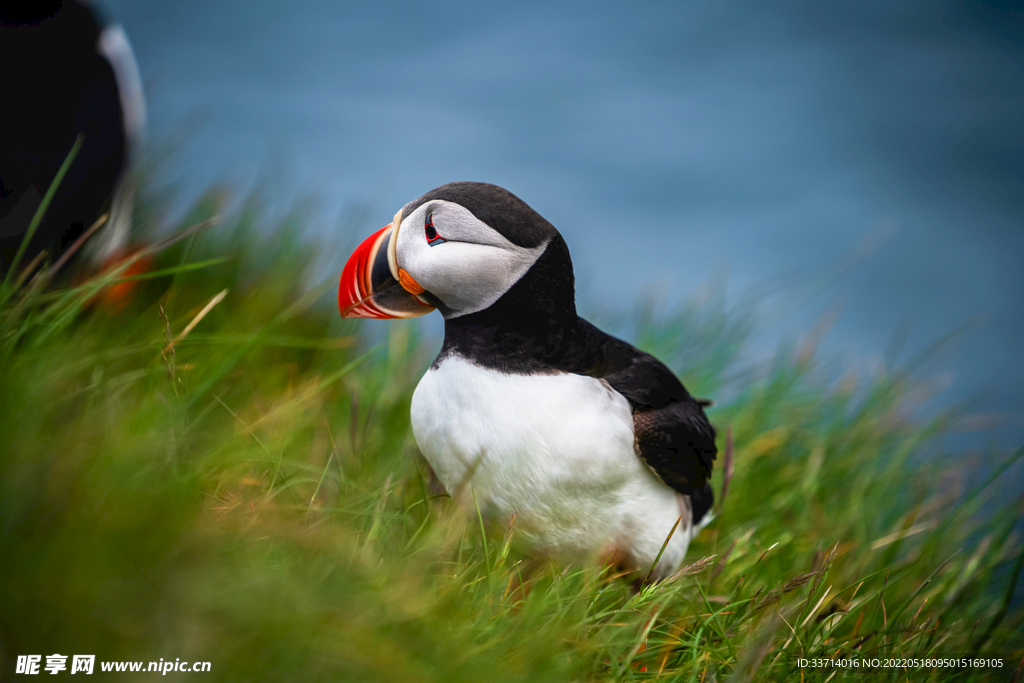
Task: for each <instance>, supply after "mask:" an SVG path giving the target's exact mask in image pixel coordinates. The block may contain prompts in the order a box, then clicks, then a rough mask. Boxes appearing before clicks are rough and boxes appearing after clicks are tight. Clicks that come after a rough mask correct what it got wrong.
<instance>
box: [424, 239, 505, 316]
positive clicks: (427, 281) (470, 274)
mask: <svg viewBox="0 0 1024 683" xmlns="http://www.w3.org/2000/svg"><path fill="white" fill-rule="evenodd" d="M427 249H429V251H426V252H424V250H422V249H416V250H415V253H414V254H413V255H412V259H411V262H410V265H411V266H412V267H411V268H410V269H409V273H410V274H411V275H412V276H413V277H414V278H416V281H417V282H419V283H420V285H422V286H423V287H424V288H425V289H426V290H427V291H428V292H430V293H431V294H433V295H435V296H437V297H438V298H439V299H441V301H443V302H444V304H445V305H446V306H447V307H448V308H449V309H451V310H452V311H453V312H455V313H459V314H466V313H472V312H475V311H479V310H483V309H484V308H487V307H488V306H490V305H491V304H493V303H494V302H495V301H497V300H498V299H499V298H500V297H501V295H502V294H504V293H505V291H506V290H507V289H508V288H509V287H510V286H512V284H514V283H515V281H516V280H518V279H519V277H520V276H521V275H522V273H521V272H518V271H519V270H520V269H519V268H516V267H515V266H516V265H517V262H518V260H519V259H517V258H516V254H514V253H510V252H508V251H505V250H504V249H500V248H497V247H493V246H489V245H482V244H469V243H465V242H449V243H447V244H444V245H439V246H437V247H432V248H431V247H427Z"/></svg>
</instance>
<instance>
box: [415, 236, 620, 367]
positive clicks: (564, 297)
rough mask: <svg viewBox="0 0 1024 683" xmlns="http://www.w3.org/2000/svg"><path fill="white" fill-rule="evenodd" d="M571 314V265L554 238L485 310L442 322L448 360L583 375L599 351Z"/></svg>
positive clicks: (558, 239)
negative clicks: (455, 357)
mask: <svg viewBox="0 0 1024 683" xmlns="http://www.w3.org/2000/svg"><path fill="white" fill-rule="evenodd" d="M589 336H590V335H587V334H585V333H584V331H583V329H582V327H581V324H580V319H579V318H578V317H577V315H576V292H575V288H574V284H573V272H572V261H571V260H570V258H569V248H568V247H567V246H566V244H565V240H564V239H562V236H561V235H559V234H557V233H556V234H555V236H554V237H553V238H552V239H551V241H550V242H549V243H548V245H547V247H546V248H545V250H544V253H543V254H541V255H540V257H539V258H538V259H537V261H536V263H534V264H533V266H532V267H531V268H530V270H529V271H527V273H526V274H525V275H523V277H522V278H520V280H519V281H518V282H517V283H516V284H515V285H513V286H512V288H511V289H509V290H508V291H507V292H505V294H504V295H502V297H501V298H500V299H498V300H497V301H496V302H494V303H493V304H492V305H491V306H490V307H488V308H486V309H484V310H482V311H478V312H476V313H470V314H467V315H462V316H458V317H456V318H446V319H445V321H444V344H443V345H442V346H441V352H440V353H439V354H438V356H437V359H436V360H435V361H434V367H437V366H438V365H439V364H440V363H441V361H443V360H444V359H445V358H448V357H449V356H459V357H462V358H465V359H467V360H469V361H471V362H473V363H475V364H476V365H480V366H482V367H486V368H491V369H493V370H499V371H501V372H506V373H509V374H537V373H551V372H581V371H583V372H585V371H586V370H585V368H589V367H591V366H592V365H593V364H594V361H595V355H596V354H598V353H599V352H600V350H599V348H596V347H595V344H593V343H591V340H590V339H589Z"/></svg>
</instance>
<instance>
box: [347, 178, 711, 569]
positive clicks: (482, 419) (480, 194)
mask: <svg viewBox="0 0 1024 683" xmlns="http://www.w3.org/2000/svg"><path fill="white" fill-rule="evenodd" d="M338 305H339V309H340V312H341V315H342V317H345V318H412V317H416V316H420V315H424V314H427V313H429V312H431V311H433V310H435V309H436V310H437V311H439V312H440V313H441V315H442V316H443V317H444V340H443V342H442V344H441V349H440V352H439V353H438V355H437V358H436V359H435V360H434V361H433V363H432V364H431V366H430V368H429V369H428V370H427V372H426V374H425V375H424V376H423V378H422V379H421V380H420V382H419V384H418V385H417V387H416V389H415V392H414V393H413V397H412V406H411V422H412V431H413V434H414V436H415V440H416V444H417V446H418V447H419V449H420V451H421V452H422V454H423V455H424V456H425V458H426V460H427V462H428V463H429V464H430V466H431V468H432V469H433V471H434V473H435V475H436V476H437V478H438V479H439V480H440V482H441V484H442V485H443V486H444V488H445V490H446V492H447V493H448V495H449V496H451V498H452V499H454V500H455V502H456V503H458V504H459V506H460V507H462V508H463V509H464V510H465V511H466V512H467V513H468V514H469V515H471V516H474V517H475V516H477V515H479V516H480V517H481V518H482V519H483V520H484V522H485V523H486V524H488V525H491V528H508V525H510V524H513V525H514V538H515V542H516V543H517V545H519V546H520V547H525V548H526V549H527V552H528V553H530V554H534V555H539V556H542V557H548V558H552V559H555V560H558V561H562V562H566V563H589V562H601V563H606V564H610V565H612V566H614V567H615V568H617V569H619V570H621V571H623V572H629V573H633V575H634V576H639V577H640V580H641V581H647V580H650V581H657V580H660V579H664V578H666V577H668V576H671V575H672V574H673V573H674V572H676V571H677V570H678V569H679V567H680V565H681V563H682V561H683V558H684V556H685V555H686V550H687V547H688V546H689V543H690V540H691V539H692V538H693V537H694V536H695V535H696V534H697V532H698V531H699V530H700V529H701V528H702V527H703V526H704V525H705V524H706V523H707V522H708V521H709V520H710V516H711V515H710V513H711V507H712V504H713V500H714V497H713V494H712V490H711V486H710V484H709V478H710V475H711V470H712V467H713V464H714V460H715V456H716V453H717V450H716V446H715V430H714V428H713V427H712V425H711V423H710V422H709V421H708V418H707V416H706V415H705V412H704V408H705V407H706V406H707V405H708V404H709V402H708V401H703V400H700V399H696V398H694V397H693V396H692V395H691V394H690V393H689V392H688V391H687V390H686V388H685V387H684V386H683V384H682V382H680V380H679V379H678V378H677V377H676V376H675V374H673V373H672V371H671V370H669V369H668V367H666V366H665V365H664V364H663V363H662V362H661V361H659V360H658V359H657V358H655V357H654V356H652V355H650V354H648V353H645V352H643V351H641V350H639V349H637V348H635V347H634V346H632V345H630V344H628V343H627V342H625V341H622V340H621V339H617V338H615V337H613V336H611V335H609V334H606V333H605V332H602V331H601V330H600V329H598V328H597V327H595V326H594V325H592V324H591V323H589V322H587V321H586V320H584V319H583V318H581V317H580V316H579V315H577V312H576V301H575V287H574V277H573V267H572V260H571V258H570V256H569V249H568V246H567V245H566V242H565V240H564V239H563V238H562V235H561V234H560V233H559V232H558V230H556V229H555V227H554V226H553V225H552V224H551V223H550V222H548V221H547V220H545V219H544V218H543V217H542V216H541V215H540V214H539V213H538V212H537V211H535V210H534V209H532V208H531V207H530V206H529V205H527V204H526V202H524V201H523V200H521V199H520V198H519V197H517V196H516V195H514V194H512V193H511V192H509V191H508V190H506V189H504V188H501V187H498V186H496V185H491V184H487V183H480V182H455V183H449V184H446V185H442V186H441V187H438V188H436V189H434V190H431V191H430V192H427V193H426V194H424V195H423V196H421V197H419V198H418V199H415V200H413V201H411V202H409V203H408V204H406V205H405V206H404V207H402V208H401V209H400V210H399V211H398V213H396V214H395V217H394V219H393V220H392V222H391V223H390V224H388V225H386V226H384V227H383V228H381V229H380V230H378V231H377V232H375V233H374V234H372V235H371V236H370V237H368V238H367V239H366V240H365V241H363V242H362V243H361V244H360V245H359V246H358V247H357V248H356V249H355V251H354V252H353V254H352V255H351V257H350V258H349V259H348V261H347V263H346V264H345V267H344V269H343V272H342V275H341V280H340V283H339V289H338Z"/></svg>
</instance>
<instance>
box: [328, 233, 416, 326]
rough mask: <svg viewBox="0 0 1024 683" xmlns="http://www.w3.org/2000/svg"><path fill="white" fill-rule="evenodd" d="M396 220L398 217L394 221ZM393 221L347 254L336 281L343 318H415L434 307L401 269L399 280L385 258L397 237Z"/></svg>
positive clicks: (339, 307) (339, 308)
mask: <svg viewBox="0 0 1024 683" xmlns="http://www.w3.org/2000/svg"><path fill="white" fill-rule="evenodd" d="M399 220H400V219H399ZM396 222H397V221H396ZM393 225H394V223H392V224H390V225H385V226H384V227H383V228H381V229H380V230H378V231H377V232H375V233H373V234H372V235H370V236H369V237H368V238H367V239H366V240H365V241H364V242H363V243H362V244H360V245H359V246H358V247H356V250H355V251H354V252H353V253H352V256H350V257H349V259H348V263H346V264H345V269H344V270H343V271H342V273H341V282H340V283H339V284H338V310H339V311H340V312H341V317H342V318H415V317H417V316H420V315H426V314H427V313H430V312H431V311H432V310H434V307H433V306H432V305H431V304H429V303H427V301H426V300H425V299H423V298H422V297H421V296H420V295H421V294H422V291H423V290H422V288H420V291H419V293H416V294H414V293H413V292H412V291H409V290H410V289H413V290H414V289H416V287H415V286H414V285H415V281H413V280H411V278H409V277H408V275H407V274H405V273H404V271H399V273H400V274H401V275H404V276H405V277H403V278H402V279H403V280H405V281H406V282H409V283H411V285H413V286H410V285H409V284H405V283H402V284H400V283H399V281H398V279H396V277H395V275H394V273H393V272H392V266H391V264H390V263H389V262H388V248H389V246H390V244H391V240H392V239H395V238H396V237H397V234H396V232H395V231H394V230H393Z"/></svg>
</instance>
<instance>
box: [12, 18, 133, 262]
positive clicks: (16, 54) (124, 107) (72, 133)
mask: <svg viewBox="0 0 1024 683" xmlns="http://www.w3.org/2000/svg"><path fill="white" fill-rule="evenodd" d="M0 65H2V67H0V68H2V70H3V94H4V101H5V103H4V105H3V106H2V107H0V273H3V272H6V271H7V270H8V269H10V268H11V266H12V261H13V259H14V257H15V254H16V253H17V251H18V248H19V246H20V245H21V242H22V240H23V238H24V236H25V233H26V230H27V229H28V226H29V224H30V222H31V220H32V216H33V214H34V213H35V211H36V209H37V208H38V207H39V205H40V203H41V201H42V199H43V197H44V195H45V194H46V191H47V189H48V188H49V186H50V183H51V182H52V181H53V179H54V177H55V176H56V175H57V171H58V169H59V168H60V167H61V165H62V164H63V163H64V160H65V159H66V158H67V155H68V153H69V152H70V151H71V149H72V147H73V145H74V144H75V140H76V139H77V138H78V137H79V136H81V139H82V143H81V148H80V149H79V151H78V153H77V155H76V156H75V158H74V161H73V163H72V165H71V167H70V168H69V170H68V172H67V175H66V176H65V177H64V179H63V181H62V182H61V184H60V186H59V188H58V189H57V193H56V194H55V196H54V197H53V200H52V201H51V202H50V204H49V206H48V208H47V209H46V213H45V215H44V217H43V220H42V222H41V223H40V224H39V226H38V228H37V230H36V232H35V234H34V236H33V238H32V240H31V242H30V243H29V245H28V248H27V250H26V251H25V253H24V256H23V257H22V261H21V263H20V266H21V267H24V266H25V265H26V262H27V261H29V260H30V259H32V258H34V257H35V256H36V255H37V254H39V253H40V252H41V251H43V250H44V249H45V250H46V251H47V253H48V257H49V260H50V261H51V262H53V261H56V260H57V259H58V258H59V257H60V255H61V254H62V252H63V251H64V250H65V249H67V248H68V247H69V246H70V245H71V244H72V243H74V242H75V240H76V239H78V238H79V237H80V236H81V235H82V233H83V232H84V231H85V230H87V229H88V228H89V227H90V226H91V225H92V224H93V223H94V222H95V221H96V220H97V218H98V217H100V216H101V215H102V214H103V213H108V214H109V218H108V220H107V222H106V224H105V225H104V226H103V227H102V228H101V229H100V230H99V231H98V232H97V233H96V234H95V235H93V236H92V237H91V238H90V239H89V240H88V241H87V243H86V244H85V246H84V248H83V249H82V252H83V253H82V254H81V256H82V258H84V260H85V261H87V265H88V266H89V267H90V268H93V269H95V268H99V267H100V266H102V265H103V264H104V263H105V262H107V261H108V260H110V259H111V258H114V257H116V256H117V254H118V252H119V251H121V250H123V249H125V248H126V247H127V245H128V241H129V228H130V225H131V213H132V197H133V192H132V187H131V182H130V180H129V174H128V173H127V172H126V171H127V170H128V168H129V166H130V162H131V160H132V157H133V155H135V154H136V153H137V148H138V146H139V144H140V142H141V140H142V135H143V130H144V127H145V118H146V111H145V103H144V100H143V95H142V85H141V81H140V78H139V70H138V66H137V65H136V62H135V57H134V55H133V53H132V49H131V46H130V45H129V43H128V38H127V36H126V35H125V32H124V30H123V29H122V28H121V26H120V25H118V24H116V23H112V22H109V21H106V20H105V19H104V18H103V17H102V15H101V14H100V13H99V12H98V11H97V10H96V9H95V8H94V7H93V6H91V5H90V4H88V3H86V2H81V1H78V0H63V1H61V0H36V1H33V2H24V0H22V1H21V2H11V1H10V0H2V1H0ZM76 258H78V255H76Z"/></svg>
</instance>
